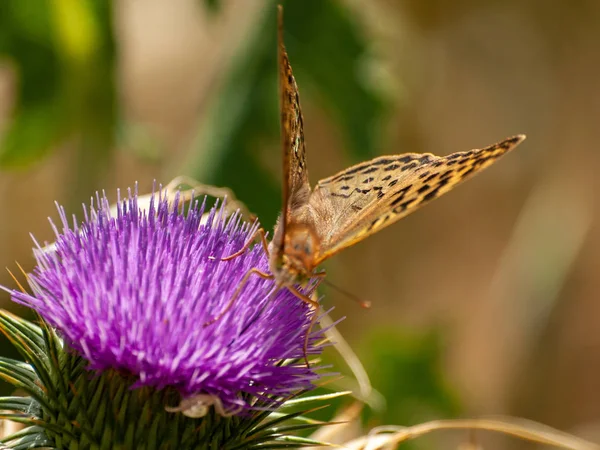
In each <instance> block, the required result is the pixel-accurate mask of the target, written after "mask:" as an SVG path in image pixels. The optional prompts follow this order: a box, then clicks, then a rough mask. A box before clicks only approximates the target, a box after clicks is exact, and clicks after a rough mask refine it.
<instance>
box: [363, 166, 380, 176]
mask: <svg viewBox="0 0 600 450" xmlns="http://www.w3.org/2000/svg"><path fill="white" fill-rule="evenodd" d="M378 170H379V167H369V168H368V169H367V170H365V171H363V172H362V174H363V175H367V174H369V173H373V172H377V171H378Z"/></svg>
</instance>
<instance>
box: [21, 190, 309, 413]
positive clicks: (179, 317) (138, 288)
mask: <svg viewBox="0 0 600 450" xmlns="http://www.w3.org/2000/svg"><path fill="white" fill-rule="evenodd" d="M97 203H98V205H99V206H98V208H97V210H96V209H94V205H93V202H92V206H91V210H90V211H89V212H88V211H87V209H86V208H85V206H84V213H85V221H84V222H83V223H82V224H81V225H80V226H77V225H76V222H75V220H74V221H73V222H74V225H73V226H72V227H69V225H68V222H67V217H66V215H65V212H64V210H63V209H62V208H61V207H60V206H59V207H58V210H59V214H60V218H61V220H62V225H63V229H62V231H60V232H59V231H58V230H57V229H56V227H55V226H54V225H53V227H54V229H55V232H56V244H55V249H54V250H53V251H49V250H47V249H41V248H39V249H38V250H42V251H37V252H36V259H37V263H38V265H37V267H36V268H35V269H34V271H33V273H32V274H31V275H29V277H28V281H29V283H30V285H31V287H32V289H33V294H32V295H29V294H27V293H22V292H18V291H11V294H12V298H13V300H14V301H16V302H18V303H20V304H23V305H26V306H29V307H31V308H33V309H34V310H36V311H37V312H38V313H39V314H40V315H41V316H42V317H43V318H44V319H45V320H46V321H48V322H49V323H50V324H52V325H53V326H55V327H56V328H57V329H58V330H60V332H61V334H62V335H63V337H64V338H65V341H66V342H67V343H68V344H69V345H70V346H71V347H72V348H74V349H75V350H77V351H78V352H79V353H80V354H81V355H82V356H83V357H84V358H85V359H86V360H87V361H89V367H90V368H91V369H94V370H96V371H102V370H106V369H111V368H112V369H117V370H119V371H125V372H127V373H131V374H133V375H134V376H136V378H137V380H138V381H137V383H136V384H135V386H134V387H139V386H153V387H155V388H157V389H161V388H164V387H166V386H173V387H175V388H177V389H178V390H179V392H180V393H181V394H182V395H183V396H184V397H191V396H194V395H196V394H208V395H209V396H214V397H216V398H218V399H220V401H221V402H222V404H223V406H224V407H225V408H226V409H227V408H229V409H232V408H236V407H238V408H239V407H244V408H247V407H248V405H247V404H246V403H244V402H243V400H241V399H240V394H241V393H248V394H252V395H255V396H263V395H279V396H287V395H289V394H291V393H293V392H295V391H297V390H299V389H305V388H309V387H310V386H311V381H313V380H315V379H316V378H317V377H318V375H317V374H316V373H315V372H314V371H313V370H312V369H309V368H307V367H306V366H305V365H304V364H303V363H302V362H299V363H298V364H283V365H282V364H281V361H284V360H289V359H296V358H298V359H302V357H303V350H302V347H303V343H304V335H305V333H306V331H307V329H308V326H309V322H310V317H311V314H312V312H311V311H310V308H309V307H308V306H307V305H306V304H305V303H303V302H302V301H301V300H299V299H298V298H296V297H295V296H294V295H293V294H292V293H290V292H289V291H288V290H286V289H284V290H281V291H279V292H278V293H277V294H276V295H274V296H270V294H271V293H272V292H273V290H274V283H273V281H272V280H263V279H261V278H259V277H255V276H253V277H250V279H249V281H248V283H247V284H246V285H245V287H244V289H243V290H242V292H241V294H240V296H239V297H238V298H237V300H236V301H235V303H234V305H233V307H232V308H231V310H230V311H229V312H228V313H226V314H225V315H224V316H223V317H222V318H221V319H220V320H218V321H217V322H215V323H213V324H211V325H208V326H205V325H204V324H205V323H207V322H208V321H210V319H212V318H214V317H215V316H216V315H218V314H219V312H221V311H222V310H223V308H224V307H225V305H227V303H228V302H229V300H230V299H231V297H232V295H233V293H234V291H235V290H236V288H237V287H238V285H239V283H240V280H241V279H242V277H243V276H244V275H245V274H246V273H247V272H248V270H250V269H251V268H253V267H256V268H258V269H260V270H262V271H267V272H268V270H269V269H268V262H267V257H266V255H265V253H264V250H263V249H262V247H261V246H260V245H255V246H254V247H253V248H252V249H251V250H249V251H247V252H245V253H244V254H243V255H241V256H239V257H237V258H234V259H233V260H231V261H221V258H222V257H225V256H228V255H230V254H232V253H234V252H235V251H236V250H238V249H240V248H241V246H242V245H243V244H244V243H245V242H246V241H247V240H248V239H249V238H250V237H251V236H252V232H253V231H254V229H255V227H254V226H251V225H249V224H247V223H243V222H242V221H241V219H240V217H239V215H234V216H232V217H231V218H229V219H226V218H225V217H224V216H225V214H224V210H223V208H217V207H214V208H213V209H211V210H210V212H209V214H207V215H205V218H204V219H203V213H204V210H205V204H204V203H203V204H202V205H199V203H198V202H197V201H194V202H193V205H192V206H191V207H190V209H189V210H188V212H187V213H185V214H184V213H183V212H181V208H178V207H177V205H178V198H177V197H176V199H175V202H174V204H169V202H168V200H167V198H166V196H165V195H164V194H162V193H161V194H160V195H153V196H152V199H151V201H150V207H149V209H148V211H144V210H143V209H140V207H139V205H138V198H137V195H134V196H132V195H131V193H130V195H129V197H128V198H127V199H125V200H123V201H121V200H119V202H118V211H117V213H116V214H114V213H111V212H110V209H109V204H108V201H107V199H106V197H99V196H97ZM206 216H208V217H206ZM38 247H39V245H38ZM270 297H271V298H270ZM313 334H314V336H311V339H310V347H309V352H310V353H318V352H320V350H321V349H320V347H318V346H316V344H315V341H316V340H317V339H319V338H320V337H321V333H320V332H319V333H313Z"/></svg>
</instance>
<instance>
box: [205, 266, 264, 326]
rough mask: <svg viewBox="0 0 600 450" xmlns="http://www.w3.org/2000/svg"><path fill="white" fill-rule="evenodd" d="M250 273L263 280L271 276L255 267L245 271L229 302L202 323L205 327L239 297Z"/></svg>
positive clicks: (219, 317)
mask: <svg viewBox="0 0 600 450" xmlns="http://www.w3.org/2000/svg"><path fill="white" fill-rule="evenodd" d="M252 275H258V276H259V277H261V278H264V279H265V280H270V279H272V278H273V275H269V274H268V273H264V272H261V271H260V270H258V269H256V268H252V269H250V270H249V271H248V272H246V275H244V276H243V278H242V280H241V281H240V283H239V284H238V287H237V289H236V290H235V292H234V293H233V295H232V296H231V298H230V299H229V303H227V306H225V308H224V309H223V310H222V311H221V312H220V313H219V314H217V315H216V316H215V317H213V318H212V319H210V320H209V321H208V322H206V323H205V324H204V326H205V327H207V326H209V325H212V324H213V323H215V322H217V321H219V320H220V319H221V318H222V317H223V316H224V315H225V314H226V313H227V311H229V310H230V309H231V307H232V306H233V304H234V303H235V301H236V300H237V298H238V297H239V295H240V293H241V292H242V289H243V288H244V286H245V285H246V283H247V282H248V280H249V279H250V277H251V276H252Z"/></svg>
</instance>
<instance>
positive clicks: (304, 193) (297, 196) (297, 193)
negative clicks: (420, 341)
mask: <svg viewBox="0 0 600 450" xmlns="http://www.w3.org/2000/svg"><path fill="white" fill-rule="evenodd" d="M278 42H279V95H280V112H281V146H282V151H283V189H282V192H283V208H282V217H281V218H280V223H279V226H280V227H282V228H281V230H279V231H280V232H281V236H283V235H284V234H285V228H286V226H287V225H289V223H290V220H291V215H292V211H293V210H294V209H295V208H297V207H298V206H300V205H303V204H305V203H306V202H307V201H308V198H309V195H310V184H309V181H308V172H307V170H306V151H305V148H304V122H303V118H302V111H301V109H300V97H299V95H298V86H297V85H296V80H295V79H294V75H293V73H292V66H291V65H290V61H289V59H288V55H287V52H286V50H285V45H284V44H283V8H282V7H281V5H280V6H279V10H278Z"/></svg>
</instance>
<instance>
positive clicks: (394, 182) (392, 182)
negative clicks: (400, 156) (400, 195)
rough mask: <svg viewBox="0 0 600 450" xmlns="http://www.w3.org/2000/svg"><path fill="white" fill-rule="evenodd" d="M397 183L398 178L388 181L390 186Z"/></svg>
mask: <svg viewBox="0 0 600 450" xmlns="http://www.w3.org/2000/svg"><path fill="white" fill-rule="evenodd" d="M396 184H398V180H392V181H390V182H389V183H388V186H389V187H392V186H396Z"/></svg>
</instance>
